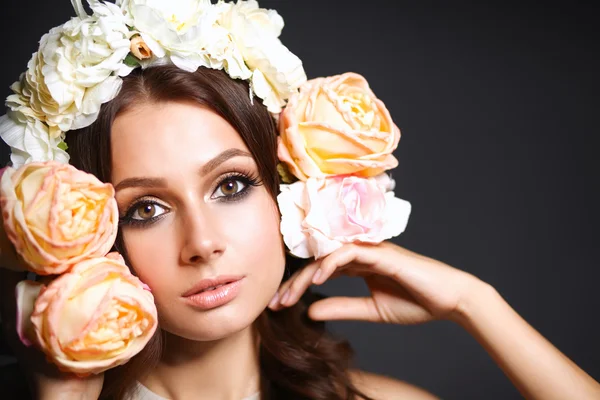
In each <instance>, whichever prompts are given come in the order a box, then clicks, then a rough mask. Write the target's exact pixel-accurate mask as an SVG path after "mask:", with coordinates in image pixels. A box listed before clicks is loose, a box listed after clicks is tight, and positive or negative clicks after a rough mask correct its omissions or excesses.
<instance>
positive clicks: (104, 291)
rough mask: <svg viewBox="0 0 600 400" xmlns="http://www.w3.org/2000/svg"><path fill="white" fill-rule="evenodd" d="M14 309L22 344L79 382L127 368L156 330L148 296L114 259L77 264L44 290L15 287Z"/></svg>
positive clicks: (113, 255)
mask: <svg viewBox="0 0 600 400" xmlns="http://www.w3.org/2000/svg"><path fill="white" fill-rule="evenodd" d="M38 292H39V295H38ZM36 297H37V298H36ZM17 308H18V317H17V330H18V332H19V336H20V337H21V340H22V341H23V342H24V343H25V344H27V343H30V342H32V343H35V344H36V345H37V346H39V347H40V348H41V349H42V351H44V353H46V355H47V356H48V358H49V360H51V361H52V362H53V363H55V364H56V365H57V366H58V367H59V369H61V370H63V371H67V372H72V373H75V374H78V375H81V376H85V375H88V374H91V373H93V374H98V373H100V372H103V371H105V370H107V369H109V368H113V367H115V366H117V365H121V364H124V363H126V362H127V361H128V360H129V359H130V358H131V357H133V356H134V355H136V354H137V353H138V352H140V351H141V350H142V349H143V348H144V346H145V345H146V344H147V343H148V341H149V340H150V338H151V337H152V335H153V334H154V331H155V330H156V327H157V315H156V307H155V305H154V298H153V296H152V294H151V293H150V291H149V290H148V287H147V286H146V285H145V284H143V283H142V282H141V281H140V280H139V279H138V278H137V277H135V276H133V275H132V274H131V272H130V271H129V268H127V266H126V265H125V263H124V262H123V258H122V257H121V256H120V255H119V254H118V253H110V254H109V255H108V256H106V257H98V258H92V259H88V260H85V261H82V262H80V263H78V264H76V265H75V266H74V267H73V269H71V271H69V272H67V273H65V274H62V275H60V276H59V277H58V278H56V279H55V280H53V281H52V282H50V284H49V285H48V286H47V287H44V286H42V285H41V284H40V283H37V282H31V281H22V282H20V283H19V284H18V286H17Z"/></svg>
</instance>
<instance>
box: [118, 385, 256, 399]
mask: <svg viewBox="0 0 600 400" xmlns="http://www.w3.org/2000/svg"><path fill="white" fill-rule="evenodd" d="M129 400H169V399H167V398H165V397H162V396H159V395H157V394H156V393H154V392H153V391H151V390H150V389H148V388H147V387H146V386H144V385H142V384H141V383H140V382H136V383H135V391H134V394H133V396H132V397H131V398H130V399H129ZM242 400H260V392H257V393H254V394H253V395H252V396H248V397H244V398H243V399H242Z"/></svg>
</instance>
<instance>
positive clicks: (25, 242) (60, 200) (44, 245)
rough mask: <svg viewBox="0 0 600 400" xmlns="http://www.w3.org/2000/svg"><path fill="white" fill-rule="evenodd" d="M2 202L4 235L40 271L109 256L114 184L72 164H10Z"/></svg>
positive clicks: (2, 185)
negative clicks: (19, 165)
mask: <svg viewBox="0 0 600 400" xmlns="http://www.w3.org/2000/svg"><path fill="white" fill-rule="evenodd" d="M0 204H1V206H2V219H3V222H4V230H5V232H6V236H7V237H8V239H10V242H12V244H13V245H14V250H15V251H16V253H17V254H18V255H19V256H20V257H21V258H22V260H23V261H24V263H22V264H23V265H24V267H25V268H27V269H29V270H30V271H31V272H35V273H37V274H39V275H55V274H60V273H63V272H65V271H68V270H69V269H70V268H71V267H72V265H74V264H75V263H77V262H80V261H82V260H85V259H87V258H91V257H99V256H104V255H106V254H107V253H108V252H109V251H110V249H111V247H112V245H113V243H114V241H115V238H116V235H117V228H118V222H119V221H118V211H117V203H116V200H115V198H114V189H113V187H112V185H110V184H105V183H102V182H100V181H99V180H98V179H97V178H96V177H95V176H93V175H91V174H87V173H85V172H82V171H79V170H77V169H76V168H74V167H73V166H70V165H68V164H61V163H58V162H55V161H49V162H44V163H29V164H25V165H24V166H23V167H21V168H19V169H17V170H15V169H13V168H7V169H6V170H5V171H4V173H3V174H2V178H1V180H0ZM3 247H5V246H3ZM2 251H3V252H5V251H6V252H8V251H9V250H2Z"/></svg>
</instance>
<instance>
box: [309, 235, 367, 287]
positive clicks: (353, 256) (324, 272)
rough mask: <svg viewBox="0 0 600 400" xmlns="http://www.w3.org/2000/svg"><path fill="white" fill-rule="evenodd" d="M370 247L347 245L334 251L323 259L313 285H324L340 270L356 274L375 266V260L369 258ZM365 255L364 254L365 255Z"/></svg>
mask: <svg viewBox="0 0 600 400" xmlns="http://www.w3.org/2000/svg"><path fill="white" fill-rule="evenodd" d="M370 247H371V246H358V245H354V244H349V245H346V246H343V247H341V248H340V249H338V250H336V251H334V252H333V253H331V254H330V255H328V256H327V257H325V258H323V262H322V263H321V267H320V268H319V269H318V270H317V271H316V272H315V275H314V277H313V283H314V284H315V285H320V284H322V283H324V282H325V281H326V280H327V279H329V278H330V277H331V275H332V274H333V273H335V272H341V271H340V270H341V269H349V268H352V270H353V271H354V272H355V273H356V272H358V270H360V269H363V270H367V269H369V268H367V266H368V267H370V265H371V264H376V262H377V259H376V258H375V257H373V256H369V249H370ZM365 253H366V254H365Z"/></svg>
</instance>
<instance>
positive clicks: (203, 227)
mask: <svg viewBox="0 0 600 400" xmlns="http://www.w3.org/2000/svg"><path fill="white" fill-rule="evenodd" d="M182 217H183V221H182V223H181V233H182V237H183V244H182V246H181V262H182V263H183V264H184V265H197V264H202V263H207V262H210V261H214V260H215V259H217V258H218V257H220V256H221V255H222V254H223V253H224V252H225V247H226V241H225V238H224V237H223V236H222V235H221V233H220V230H219V225H218V221H214V220H213V219H214V218H215V214H214V213H212V214H211V213H210V212H207V211H206V210H205V211H202V210H194V211H193V212H189V213H186V215H183V216H182Z"/></svg>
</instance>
